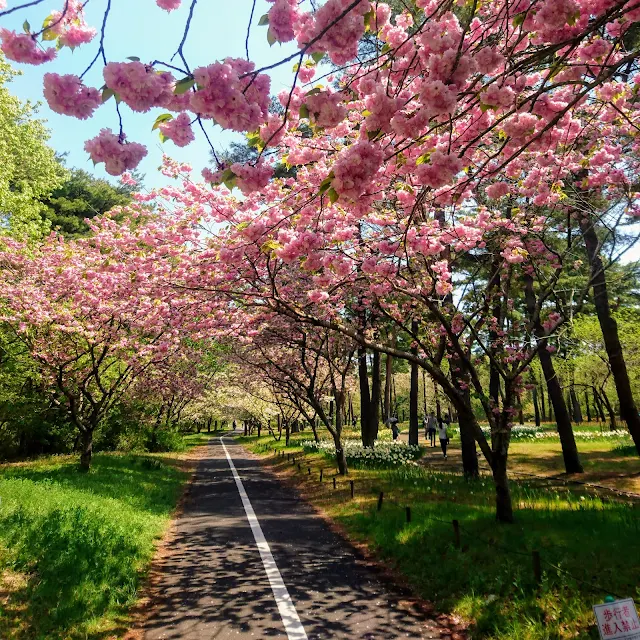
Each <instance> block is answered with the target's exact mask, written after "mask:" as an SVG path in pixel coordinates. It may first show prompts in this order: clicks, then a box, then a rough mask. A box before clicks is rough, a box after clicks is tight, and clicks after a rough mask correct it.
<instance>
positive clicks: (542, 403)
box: [536, 383, 547, 422]
mask: <svg viewBox="0 0 640 640" xmlns="http://www.w3.org/2000/svg"><path fill="white" fill-rule="evenodd" d="M537 388H538V386H537V383H536V389H537ZM540 410H541V412H542V422H547V407H546V403H545V399H544V385H543V384H541V385H540Z"/></svg>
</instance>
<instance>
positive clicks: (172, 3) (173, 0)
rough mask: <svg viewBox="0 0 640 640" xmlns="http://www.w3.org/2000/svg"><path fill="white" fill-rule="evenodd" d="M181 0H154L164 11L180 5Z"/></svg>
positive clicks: (172, 9)
mask: <svg viewBox="0 0 640 640" xmlns="http://www.w3.org/2000/svg"><path fill="white" fill-rule="evenodd" d="M181 2H182V0H156V4H157V5H158V6H159V7H160V8H161V9H164V10H165V11H174V10H175V9H178V8H179V7H180V4H181Z"/></svg>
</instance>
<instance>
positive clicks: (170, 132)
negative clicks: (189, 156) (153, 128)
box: [158, 112, 195, 147]
mask: <svg viewBox="0 0 640 640" xmlns="http://www.w3.org/2000/svg"><path fill="white" fill-rule="evenodd" d="M158 128H159V129H160V131H161V132H162V134H163V135H164V136H165V137H166V138H168V139H169V140H171V141H172V142H173V143H174V144H175V145H176V146H177V147H186V146H187V145H188V144H189V143H190V142H192V141H193V140H194V139H195V136H194V134H193V130H192V129H191V118H190V117H189V114H188V113H184V112H183V113H181V114H179V115H178V117H177V118H173V119H172V120H169V121H167V122H163V123H161V124H160V125H159V127H158Z"/></svg>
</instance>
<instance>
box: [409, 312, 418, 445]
mask: <svg viewBox="0 0 640 640" xmlns="http://www.w3.org/2000/svg"><path fill="white" fill-rule="evenodd" d="M417 331H418V323H417V322H416V321H415V320H413V321H412V322H411V332H412V333H414V334H415V333H417ZM411 353H413V354H414V355H417V354H418V348H417V346H415V347H411ZM419 438H420V426H419V424H418V364H417V363H416V362H412V363H411V383H410V387H409V444H414V445H417V444H418V443H419Z"/></svg>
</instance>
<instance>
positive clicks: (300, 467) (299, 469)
mask: <svg viewBox="0 0 640 640" xmlns="http://www.w3.org/2000/svg"><path fill="white" fill-rule="evenodd" d="M298 471H302V465H301V464H300V463H299V462H298Z"/></svg>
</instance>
